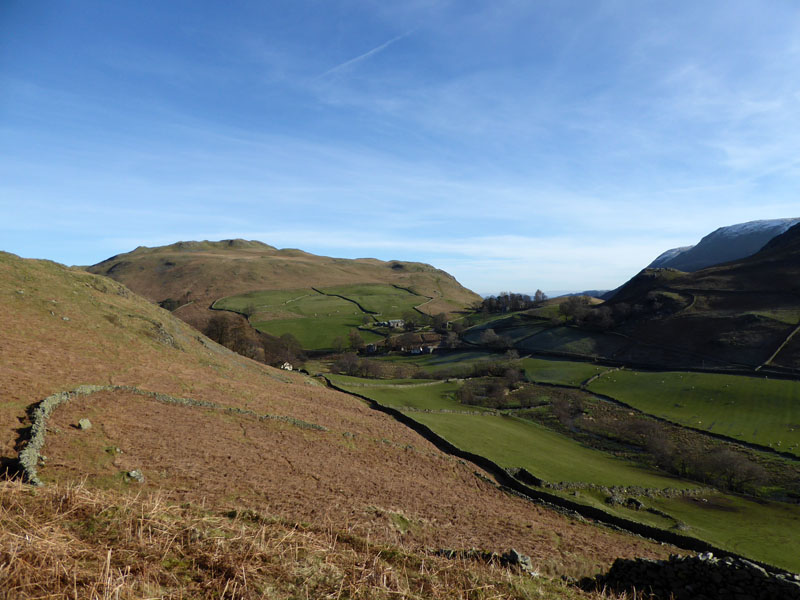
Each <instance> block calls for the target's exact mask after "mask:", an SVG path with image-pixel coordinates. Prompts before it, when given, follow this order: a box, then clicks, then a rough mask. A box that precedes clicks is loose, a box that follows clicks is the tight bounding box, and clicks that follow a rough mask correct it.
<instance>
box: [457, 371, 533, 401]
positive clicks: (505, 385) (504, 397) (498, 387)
mask: <svg viewBox="0 0 800 600" xmlns="http://www.w3.org/2000/svg"><path fill="white" fill-rule="evenodd" d="M522 377H523V374H522V371H520V370H519V369H514V368H510V369H507V370H506V371H505V373H503V374H502V376H499V377H498V376H494V377H476V378H473V379H468V380H467V381H465V382H464V385H462V386H461V387H460V388H459V389H458V391H457V392H456V399H457V400H458V401H459V402H461V404H467V405H472V406H487V407H489V408H505V407H507V406H511V405H513V406H517V404H516V402H514V401H511V400H510V399H509V392H512V391H513V390H516V389H517V388H518V387H519V386H520V385H521V384H522Z"/></svg>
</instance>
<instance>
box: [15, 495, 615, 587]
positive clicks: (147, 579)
mask: <svg viewBox="0 0 800 600" xmlns="http://www.w3.org/2000/svg"><path fill="white" fill-rule="evenodd" d="M264 597H268V598H331V599H333V598H420V599H422V598H425V599H438V598H465V599H466V598H469V599H475V600H478V599H490V598H520V599H537V598H564V599H570V598H574V599H577V598H601V597H605V596H602V595H599V594H587V593H585V592H582V591H580V590H577V589H575V588H572V587H569V586H567V585H566V584H564V583H562V582H560V581H558V580H552V579H547V578H534V577H531V576H530V575H526V574H524V573H522V572H521V571H517V570H513V569H507V568H501V567H497V566H493V565H487V564H484V563H480V562H475V561H469V560H448V559H444V558H439V557H434V556H431V555H429V554H426V553H423V552H413V551H409V550H407V549H404V548H402V547H396V546H395V547H393V546H386V545H382V544H375V543H371V542H370V540H369V539H364V538H361V537H358V536H356V535H354V534H352V533H351V532H349V531H346V530H344V531H342V530H335V529H333V528H324V527H323V528H321V527H315V526H309V525H303V524H298V523H291V522H287V521H284V520H281V519H277V518H265V517H263V516H261V515H259V514H257V513H255V512H252V511H245V512H236V511H231V512H228V513H214V512H213V511H212V510H210V509H205V508H204V507H202V506H198V505H192V504H188V503H187V504H183V505H175V504H170V503H168V502H166V501H165V500H164V498H163V497H162V496H161V495H160V494H159V493H148V494H140V495H127V496H126V495H121V494H118V493H114V492H110V491H98V490H92V489H89V488H87V487H86V486H84V485H82V484H69V485H63V486H50V487H48V488H31V487H29V486H25V485H23V484H20V483H19V482H9V481H6V482H0V598H3V599H6V598H7V599H11V598H14V599H23V598H64V599H67V598H69V599H77V598H81V599H84V598H87V599H98V600H99V599H104V600H105V599H111V598H113V599H129V598H230V599H234V598H236V599H243V600H244V599H251V598H252V599H255V598H264Z"/></svg>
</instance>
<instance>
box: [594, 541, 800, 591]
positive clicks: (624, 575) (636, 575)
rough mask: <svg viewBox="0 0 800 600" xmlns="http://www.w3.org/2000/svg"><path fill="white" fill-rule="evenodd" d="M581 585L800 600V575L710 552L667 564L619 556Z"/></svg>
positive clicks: (670, 560)
mask: <svg viewBox="0 0 800 600" xmlns="http://www.w3.org/2000/svg"><path fill="white" fill-rule="evenodd" d="M580 585H581V587H583V588H584V589H590V590H594V589H598V590H602V589H606V590H613V591H615V592H617V593H622V592H633V591H634V590H635V591H636V593H639V594H643V595H644V597H645V598H648V597H650V598H653V599H654V600H656V599H657V600H662V599H663V600H800V575H793V574H791V573H775V572H769V571H767V570H766V569H764V568H762V567H760V566H759V565H757V564H755V563H752V562H750V561H749V560H746V559H743V558H734V557H730V556H728V557H725V558H716V557H715V556H714V555H713V554H712V553H711V552H706V553H704V554H700V555H698V556H687V557H683V556H671V557H670V559H669V560H648V559H644V558H637V559H635V560H630V559H622V558H618V559H617V560H616V561H615V562H614V564H613V565H612V567H611V569H610V570H609V571H608V573H606V574H604V575H598V576H597V577H595V578H594V579H590V578H587V579H584V580H583V581H581V582H580ZM637 597H638V596H637Z"/></svg>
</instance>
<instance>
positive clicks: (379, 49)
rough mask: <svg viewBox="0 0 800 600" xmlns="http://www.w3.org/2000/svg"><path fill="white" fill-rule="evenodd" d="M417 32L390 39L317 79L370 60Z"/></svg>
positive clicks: (412, 31)
mask: <svg viewBox="0 0 800 600" xmlns="http://www.w3.org/2000/svg"><path fill="white" fill-rule="evenodd" d="M415 31H416V29H412V30H410V31H406V32H405V33H403V34H401V35H398V36H397V37H395V38H392V39H390V40H389V41H388V42H384V43H383V44H381V45H380V46H375V47H374V48H373V49H372V50H368V51H366V52H364V54H360V55H358V56H356V57H355V58H351V59H350V60H346V61H345V62H343V63H341V64H339V65H336V66H335V67H333V68H330V69H328V70H327V71H325V72H324V73H323V74H322V75H320V76H319V77H318V78H317V79H321V78H323V77H326V76H328V75H331V74H332V73H337V72H338V71H341V70H342V69H346V68H347V67H349V66H350V65H354V64H355V63H358V62H361V61H362V60H365V59H367V58H369V57H370V56H374V55H375V54H378V52H382V51H383V50H385V49H386V48H388V47H389V46H391V45H392V44H394V43H395V42H399V41H400V40H402V39H403V38H405V37H408V36H409V35H411V34H412V33H414V32H415Z"/></svg>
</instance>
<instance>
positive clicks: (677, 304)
mask: <svg viewBox="0 0 800 600" xmlns="http://www.w3.org/2000/svg"><path fill="white" fill-rule="evenodd" d="M673 296H674V295H673ZM673 296H671V295H667V294H659V293H657V292H651V293H649V294H647V296H645V297H644V298H643V299H642V301H641V302H638V303H636V304H634V305H633V306H631V305H630V304H628V303H627V302H616V303H614V304H612V305H610V306H607V305H606V304H602V305H600V306H592V304H591V298H590V297H589V296H570V297H569V298H567V299H566V300H565V301H564V302H562V303H561V304H559V305H558V311H559V313H560V314H561V315H562V316H563V317H565V318H566V319H567V320H568V321H569V322H571V323H573V324H575V325H577V326H578V327H583V328H586V329H596V330H599V331H606V330H608V329H613V328H614V327H617V326H619V325H621V324H622V323H624V322H625V321H626V320H628V319H629V318H631V317H637V316H647V317H659V316H664V315H668V314H672V313H674V312H675V311H677V310H680V309H681V308H683V307H684V306H686V300H685V299H683V298H680V297H677V296H676V297H673Z"/></svg>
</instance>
